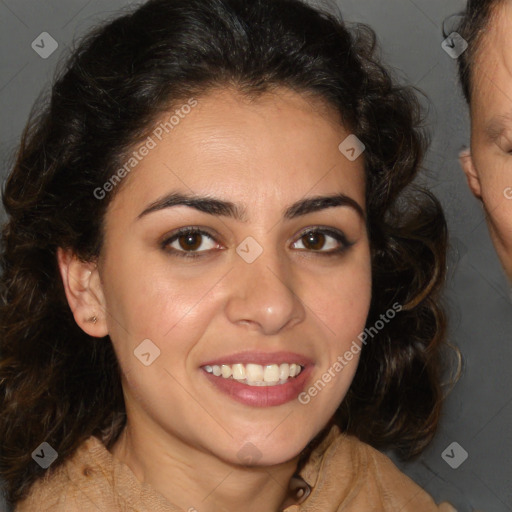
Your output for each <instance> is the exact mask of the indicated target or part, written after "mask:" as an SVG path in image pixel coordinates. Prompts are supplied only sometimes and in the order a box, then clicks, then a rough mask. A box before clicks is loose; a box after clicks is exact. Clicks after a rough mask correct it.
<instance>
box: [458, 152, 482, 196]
mask: <svg viewBox="0 0 512 512" xmlns="http://www.w3.org/2000/svg"><path fill="white" fill-rule="evenodd" d="M459 162H460V166H461V167H462V170H463V171H464V174H465V175H466V179H467V182H468V185H469V188H470V190H471V192H473V195H474V196H475V197H476V198H477V199H480V200H481V199H482V189H481V186H480V177H479V176H478V171H477V170H476V168H475V165H474V162H473V157H472V156H471V151H470V150H469V149H464V150H462V151H461V152H460V153H459Z"/></svg>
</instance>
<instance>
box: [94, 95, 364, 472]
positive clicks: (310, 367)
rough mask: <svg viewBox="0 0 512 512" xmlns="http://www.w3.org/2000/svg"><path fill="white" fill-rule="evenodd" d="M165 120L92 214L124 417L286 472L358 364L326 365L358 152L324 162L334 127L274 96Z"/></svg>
mask: <svg viewBox="0 0 512 512" xmlns="http://www.w3.org/2000/svg"><path fill="white" fill-rule="evenodd" d="M192 103H193V102H192V101H191V102H190V104H192ZM184 104H185V103H184ZM180 112H181V116H180V120H179V122H178V123H176V122H174V124H173V125H172V126H173V127H172V129H170V128H169V125H167V130H168V133H167V132H166V131H165V130H162V128H161V126H162V125H159V126H160V130H158V127H157V131H155V132H153V134H152V135H151V137H152V139H153V142H154V144H153V142H150V141H146V145H147V146H149V147H150V149H149V151H147V152H146V151H143V152H144V153H147V154H146V156H143V157H141V159H140V161H139V162H138V164H137V166H136V168H134V170H133V171H131V173H130V174H129V175H128V176H127V177H126V178H124V179H125V182H123V183H122V184H121V185H117V186H121V187H122V188H121V189H120V190H119V193H118V194H117V195H116V196H115V197H114V199H113V200H112V202H111V204H110V205H109V208H108V211H107V214H106V218H105V244H104V247H103V249H102V254H101V257H100V260H99V263H98V269H99V273H100V277H101V291H102V294H103V300H104V304H105V307H106V311H107V327H108V333H109V335H110V338H111V340H112V343H113V345H114V348H115V351H116V354H117V356H118V358H119V361H120V365H121V369H122V372H123V389H124V393H125V398H126V405H127V411H128V421H129V422H131V425H132V428H136V429H139V432H141V431H142V432H145V433H146V434H147V435H148V436H157V437H159V438H160V439H161V440H162V442H163V443H165V442H166V440H168V441H169V442H172V443H175V442H178V443H185V444H186V445H187V446H188V447H190V448H191V449H195V450H199V451H201V452H202V453H210V454H213V455H214V456H216V457H217V458H220V459H222V460H225V461H227V462H231V463H235V464H240V463H241V462H243V463H247V462H251V463H253V464H258V465H271V464H276V463H280V462H284V461H287V460H290V459H291V458H293V457H294V456H296V455H297V454H298V453H299V452H300V451H301V450H302V449H303V448H304V447H305V446H306V445H307V444H308V442H309V441H310V440H311V439H312V438H313V437H314V436H315V435H316V434H317V433H318V432H319V431H320V430H321V429H322V428H323V427H324V426H325V425H326V423H327V421H328V420H329V419H330V417H331V416H332V414H333V413H334V412H335V410H336V408H337V407H338V405H339V404H340V402H341V401H342V400H343V398H344V396H345V394H346V392H347V390H348V388H349V386H350V383H351V381H352V378H353V376H354V373H355V371H356V367H357V361H358V355H356V356H354V358H353V359H352V360H351V361H350V362H349V363H348V364H347V365H346V366H344V367H343V369H342V370H341V371H333V365H334V364H335V362H336V361H337V360H338V357H339V356H343V355H344V354H345V352H346V351H347V350H348V349H349V348H350V347H351V345H352V343H353V341H354V340H357V335H358V334H359V333H360V332H361V331H362V330H363V329H364V326H365V321H366V317H367V313H368V309H369V304H370V290H371V271H370V253H369V242H368V236H367V231H366V227H365V221H364V218H363V217H364V211H365V203H364V198H365V188H364V162H363V157H360V158H357V159H356V160H355V161H350V160H349V159H347V158H346V157H345V156H344V154H342V153H341V152H340V150H339V149H338V146H339V144H340V143H341V142H342V141H344V139H345V138H346V137H347V136H348V135H349V134H350V132H348V131H346V130H345V129H344V128H343V127H342V126H341V125H340V124H339V122H338V120H337V117H336V116H335V114H334V113H333V112H329V111H327V110H326V109H325V108H324V106H323V105H322V104H321V103H320V102H318V101H317V100H315V101H313V100H306V99H305V98H304V97H303V96H301V95H298V94H296V93H293V92H291V91H288V90H280V91H278V92H276V93H272V94H270V93H268V94H266V95H264V96H262V97H260V98H259V99H257V100H255V101H253V102H249V101H248V100H246V99H243V98H242V97H241V96H240V95H238V94H237V93H235V92H232V91H229V90H217V91H214V92H212V93H210V94H208V95H206V96H204V97H201V98H198V99H197V105H196V106H194V107H193V108H191V109H188V108H182V109H181V110H180ZM185 112H187V113H186V114H185ZM170 115H172V113H170V114H168V115H166V116H165V118H163V119H162V122H164V121H167V120H168V118H169V117H170ZM174 121H175V120H174ZM155 134H158V136H156V135H155ZM160 139H161V140H160ZM135 149H136V148H135ZM139 156H140V152H139ZM335 197H337V199H336V198H335ZM184 198H188V199H187V200H190V201H192V200H194V201H197V202H196V207H194V206H192V205H188V206H187V205H183V204H179V203H180V202H182V199H184ZM206 198H207V199H206ZM317 198H335V199H331V200H328V199H318V200H316V199H317ZM340 198H341V199H340ZM312 199H315V200H312ZM359 209H361V211H359ZM285 212H286V213H285ZM184 228H186V230H185V231H187V230H197V232H192V233H188V234H187V233H186V232H185V233H182V234H181V235H177V232H178V230H183V229H184ZM144 340H146V341H144ZM147 340H150V341H147ZM141 344H142V345H141ZM156 347H157V348H156ZM158 354H159V355H158ZM155 356H157V357H156V358H155ZM297 364H300V365H301V367H302V370H301V373H299V374H298V376H295V377H290V376H288V377H287V375H288V373H289V372H290V371H291V372H292V373H294V371H293V368H294V367H292V366H291V365H297ZM288 365H290V366H288ZM337 368H339V366H338V367H337ZM219 372H222V373H221V375H216V374H218V373H219ZM233 372H234V373H235V376H236V377H237V379H236V380H235V379H234V378H233ZM244 372H245V378H243V376H244ZM328 373H329V374H330V376H331V378H330V379H329V378H327V377H325V375H324V374H328ZM226 377H227V378H226ZM262 378H263V380H264V382H263V383H262V382H261V380H262ZM322 378H323V380H322ZM248 379H249V380H251V382H250V383H249V384H248ZM277 379H279V381H278V382H277V383H276V380H277ZM319 379H320V380H322V382H321V384H322V385H318V384H317V388H318V389H320V391H318V389H317V393H316V395H315V396H309V400H305V399H304V398H303V399H302V400H299V399H298V398H297V397H298V395H299V393H304V392H307V391H308V389H309V388H310V387H311V386H313V385H314V383H315V382H317V381H319ZM265 382H266V385H264V383H265ZM326 382H327V383H326ZM250 384H252V385H250ZM258 384H259V385H258ZM271 384H272V385H271ZM313 394H314V393H313ZM302 396H303V397H304V395H302Z"/></svg>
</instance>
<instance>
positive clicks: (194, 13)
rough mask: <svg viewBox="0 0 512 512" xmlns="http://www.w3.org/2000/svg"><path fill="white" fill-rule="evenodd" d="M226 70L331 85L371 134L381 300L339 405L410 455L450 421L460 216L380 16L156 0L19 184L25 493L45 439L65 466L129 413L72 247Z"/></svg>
mask: <svg viewBox="0 0 512 512" xmlns="http://www.w3.org/2000/svg"><path fill="white" fill-rule="evenodd" d="M226 87H229V88H232V89H234V90H236V91H237V92H238V93H240V94H243V95H246V96H249V97H254V98H256V97H257V96H258V95H261V94H263V93H265V92H272V90H274V89H276V88H278V87H288V88H291V89H293V90H295V91H296V92H299V93H301V94H304V95H309V96H314V97H316V98H320V99H321V100H322V101H324V103H325V104H326V105H328V106H329V107H330V108H332V109H333V110H334V111H335V112H337V113H339V119H340V122H342V123H343V125H344V126H345V127H346V128H347V129H348V130H349V131H350V132H351V133H353V134H355V135H356V136H357V137H358V138H359V139H360V140H361V141H362V142H363V143H364V145H365V146H366V150H365V152H364V154H363V156H362V157H361V158H363V159H364V165H365V175H366V205H367V226H368V234H369V239H370V248H371V256H372V283H373V284H372V302H371V307H370V314H369V317H368V319H367V327H368V332H367V335H366V338H367V339H366V343H365V345H364V348H363V350H362V353H361V358H360V363H359V367H358V370H357V372H356V375H355V378H354V380H353V382H352V385H351V387H350V389H349V391H348V394H347V396H346V397H345V399H344V400H343V402H342V404H341V406H340V408H339V410H338V412H337V414H336V417H335V418H336V421H337V422H338V423H339V424H340V425H341V426H342V429H343V430H344V431H346V432H347V433H349V434H354V435H356V436H358V437H359V438H360V439H361V440H363V441H365V442H368V443H369V444H371V445H373V446H375V447H394V448H396V449H397V450H398V451H399V453H401V454H402V455H404V456H407V455H412V454H416V453H419V452H420V451H421V450H422V449H423V448H424V447H425V446H426V445H427V444H428V442H429V441H430V440H431V438H432V436H433V435H434V432H435V430H436V426H437V423H438V420H439V416H440V408H441V402H442V394H443V393H442V389H441V385H440V372H441V358H440V353H439V351H440V347H441V346H442V344H443V341H444V340H445V323H446V322H445V313H444V309H443V306H442V303H441V301H440V293H441V288H442V284H443V281H444V276H445V269H446V260H445V258H446V245H447V229H446V222H445V218H444V215H443V212H442V209H441V206H440V204H439V202H438V201H437V200H436V199H435V197H434V196H433V195H432V194H430V193H428V192H427V191H424V190H422V189H420V188H419V187H418V186H416V187H414V186H413V185H412V183H413V180H414V179H415V177H416V175H417V173H418V171H419V170H420V166H421V162H422V159H423V156H424V152H425V150H426V147H427V142H428V138H427V136H426V134H425V132H424V129H423V118H422V109H421V107H420V103H419V101H418V99H417V97H416V95H415V93H414V91H413V90H412V89H410V88H409V87H406V86H401V85H399V84H397V83H395V81H394V80H393V79H392V77H391V76H390V74H389V72H388V71H387V70H386V69H385V68H384V67H383V66H382V65H381V64H380V62H379V58H378V56H377V55H376V45H375V34H374V33H373V31H372V30H371V29H369V28H368V27H365V26H363V25H354V27H352V28H350V29H349V28H348V27H347V26H345V24H344V23H343V22H342V21H341V20H339V19H337V17H336V16H334V15H331V14H327V13H321V12H319V11H317V10H315V9H314V8H313V7H310V6H308V5H306V4H304V3H303V2H300V1H298V0H150V1H148V2H147V3H145V4H143V5H142V6H140V7H138V8H137V9H136V10H134V11H133V12H129V13H125V14H123V15H122V16H121V17H118V18H117V19H115V20H113V21H111V22H108V23H106V24H105V25H103V26H100V27H97V28H96V29H94V31H92V32H91V33H90V34H89V35H87V37H85V38H84V39H83V40H82V41H81V43H80V45H79V46H78V48H77V49H76V50H75V51H74V52H73V53H72V55H71V57H70V59H69V60H68V61H67V62H66V63H65V66H64V67H63V69H62V70H61V71H60V72H59V74H58V76H57V79H56V81H55V82H54V84H53V87H52V91H51V98H50V101H49V102H48V103H47V104H45V105H44V106H43V108H41V109H40V111H35V113H34V115H33V116H32V118H31V120H30V121H29V123H28V124H27V128H26V129H25V132H24V134H23V137H22V141H21V145H20V148H19V150H18V153H17V156H16V161H15V162H14V165H13V169H12V172H11V173H10V176H9V178H8V180H7V181H6V183H5V185H4V190H3V204H4V207H5V210H6V212H7V215H8V219H9V220H8V223H7V224H6V225H5V226H4V228H3V232H2V244H3V245H2V252H1V255H0V263H1V266H2V270H3V274H2V277H1V280H0V293H1V296H0V298H1V303H0V315H1V316H0V354H1V359H0V477H2V478H3V479H4V480H5V481H6V482H7V492H8V497H9V499H10V500H11V501H16V500H19V499H21V498H22V497H23V496H24V495H26V493H27V491H28V489H29V487H30V485H31V484H32V483H33V482H34V481H35V480H36V479H37V478H39V477H40V476H42V475H43V474H44V472H45V470H43V469H42V468H40V467H39V466H38V464H36V463H34V461H33V460H32V458H31V452H32V451H33V450H34V449H35V448H36V447H37V446H38V445H39V444H40V443H41V442H43V441H46V442H48V443H49V444H50V445H51V446H52V447H53V448H54V449H55V450H56V451H57V452H58V454H59V457H58V459H57V460H56V461H55V462H54V463H53V465H52V467H51V468H50V469H49V470H48V471H53V470H54V469H55V467H57V466H58V465H59V464H62V462H64V461H65V460H66V459H67V458H69V457H70V456H71V455H72V454H73V452H74V451H75V450H76V448H77V447H78V446H79V445H80V444H81V443H82V442H83V441H84V440H85V439H86V438H87V437H89V436H90V435H96V436H98V437H99V438H101V439H102V441H103V442H104V443H105V445H106V446H107V448H109V447H110V446H112V445H113V443H114V442H115V441H116V440H117V437H118V436H119V434H120V432H121V430H122V428H123V427H124V425H125V422H126V412H125V404H124V400H123V393H122V386H121V378H120V369H119V366H118V362H117V359H116V356H115V353H114V350H113V347H112V344H111V343H110V342H109V339H108V338H106V339H97V338H94V337H91V336H89V335H87V334H86V333H85V332H84V331H82V330H81V329H80V328H79V327H78V325H77V324H76V322H75V320H74V318H73V315H72V313H71V311H70V308H69V305H68V303H67V301H66V296H65V293H64V288H63V284H62V280H61V278H60V274H59V270H58V265H57V259H56V253H57V249H58V248H59V247H62V248H64V249H72V250H73V251H74V252H75V254H77V256H78V257H79V258H81V259H82V260H84V261H92V260H94V259H95V258H97V257H98V255H99V253H100V250H101V247H102V243H103V227H104V215H105V212H106V209H107V206H108V204H109V202H110V201H111V199H112V197H113V196H114V194H115V193H117V192H118V191H119V190H121V189H122V187H123V183H121V184H119V185H118V186H117V187H115V188H114V190H113V191H112V192H111V193H109V194H107V196H106V197H104V198H103V199H98V198H97V196H96V195H95V193H94V192H95V190H97V189H98V187H101V186H102V185H103V184H105V183H106V182H107V181H108V180H109V178H111V177H112V176H113V175H114V174H115V173H116V171H117V170H118V169H119V168H120V167H121V166H122V164H123V162H126V159H127V154H129V151H130V149H131V150H133V146H134V145H135V143H136V142H138V141H142V140H145V138H146V137H147V136H148V134H150V133H151V130H152V128H154V124H155V122H156V120H158V119H160V116H162V115H163V113H165V112H169V110H171V109H174V108H176V107H177V106H179V105H183V104H184V103H183V101H184V100H186V99H190V98H192V97H194V98H197V99H198V100H199V101H200V98H201V95H203V94H205V93H206V92H208V91H210V90H214V89H216V88H226ZM184 129H186V128H185V127H184ZM341 142H342V141H340V143H341ZM135 172H137V170H135ZM396 303H398V304H400V305H401V310H400V311H396V309H394V308H393V305H394V304H396ZM388 311H389V312H390V313H389V316H387V318H388V320H387V321H386V322H384V321H382V317H383V316H384V314H386V313H387V312H388ZM391 314H392V316H391ZM390 318H393V319H392V320H389V319H390ZM380 324H382V325H380ZM376 325H377V326H379V329H377V328H376V327H375V326H376ZM377 331H378V332H377Z"/></svg>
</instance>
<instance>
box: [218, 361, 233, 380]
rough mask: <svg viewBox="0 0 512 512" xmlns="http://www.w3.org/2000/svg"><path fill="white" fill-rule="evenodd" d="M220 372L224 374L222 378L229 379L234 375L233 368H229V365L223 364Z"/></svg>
mask: <svg viewBox="0 0 512 512" xmlns="http://www.w3.org/2000/svg"><path fill="white" fill-rule="evenodd" d="M220 370H221V372H222V376H223V377H224V378H225V379H227V378H228V377H231V374H232V373H233V372H232V371H231V366H228V365H227V364H223V365H222V366H221V367H220Z"/></svg>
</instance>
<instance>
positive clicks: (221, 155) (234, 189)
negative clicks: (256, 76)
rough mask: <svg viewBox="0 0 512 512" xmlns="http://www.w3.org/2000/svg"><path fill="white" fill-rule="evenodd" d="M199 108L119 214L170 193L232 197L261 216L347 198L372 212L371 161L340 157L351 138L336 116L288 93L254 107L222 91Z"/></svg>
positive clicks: (166, 143)
mask: <svg viewBox="0 0 512 512" xmlns="http://www.w3.org/2000/svg"><path fill="white" fill-rule="evenodd" d="M197 102H198V104H197V106H196V107H195V108H194V109H193V110H192V111H191V112H190V113H189V114H187V115H186V116H184V118H183V119H182V120H181V121H180V123H179V124H178V125H177V126H176V128H175V129H173V131H172V132H170V133H169V134H168V135H166V136H164V137H163V139H162V140H161V141H157V144H156V147H155V148H154V149H152V150H151V152H150V154H149V155H148V156H146V157H145V158H144V159H143V160H142V161H141V162H140V163H139V164H138V166H137V168H136V169H135V170H134V171H133V173H131V174H130V175H129V177H128V179H127V183H125V185H126V187H124V186H123V190H121V191H120V193H119V194H118V195H117V196H116V197H115V198H114V200H113V204H112V207H115V206H118V207H121V206H122V204H123V203H126V204H125V206H126V207H127V206H128V205H131V206H133V207H136V208H142V206H143V205H144V203H149V202H151V201H154V200H155V199H156V198H157V197H158V196H159V195H160V194H162V193H164V192H170V191H178V192H183V193H190V192H193V193H194V194H202V195H204V194H212V195H216V196H220V197H227V196H228V195H229V196H231V197H232V198H234V199H236V200H239V201H242V202H244V203H247V204H248V203H258V204H257V207H260V210H261V208H264V207H265V208H267V207H268V206H270V205H269V203H268V202H267V200H270V199H271V198H273V200H272V201H271V202H272V203H275V204H278V203H280V204H282V203H283V202H286V203H288V202H290V200H291V199H290V198H291V197H292V196H293V197H295V196H296V195H299V196H303V195H306V194H308V193H309V194H314V193H325V192H340V191H341V192H345V193H349V194H351V195H352V196H355V198H356V199H358V200H359V201H360V202H361V203H363V204H364V163H363V158H359V159H357V160H356V161H355V162H351V161H349V160H348V159H347V158H346V157H345V156H344V155H342V154H341V152H340V151H339V149H338V146H339V144H340V143H341V142H342V141H343V140H344V138H346V137H347V136H348V134H349V133H350V131H349V130H347V129H346V128H345V127H344V126H343V124H342V123H341V120H340V116H339V113H338V112H337V111H336V109H334V108H332V107H330V106H328V105H326V104H325V103H323V102H321V101H319V100H318V99H316V98H311V97H305V96H303V95H301V94H298V93H296V92H293V91H288V90H284V91H274V92H272V93H268V94H267V93H266V94H265V95H264V96H260V97H258V98H256V99H255V100H250V101H249V100H248V99H247V98H244V97H242V96H240V94H239V93H236V92H235V91H231V90H218V91H213V92H212V93H210V94H208V95H206V96H203V97H198V98H197ZM168 116H169V114H168V113H167V114H165V115H164V116H163V117H162V120H163V119H165V118H166V117H168ZM157 126H158V123H157ZM116 209H117V208H116Z"/></svg>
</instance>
